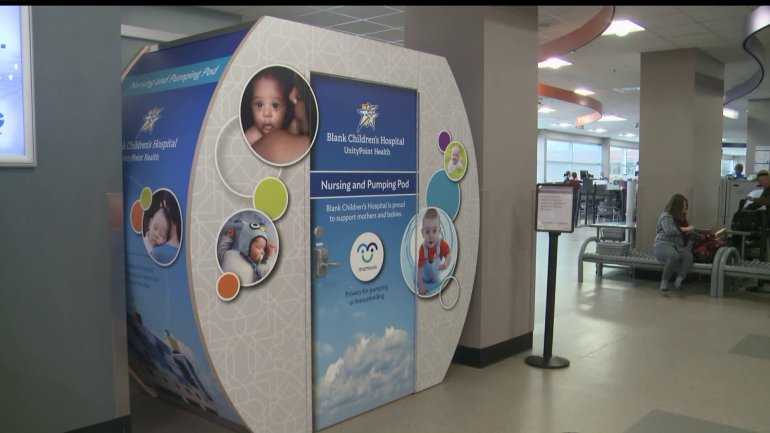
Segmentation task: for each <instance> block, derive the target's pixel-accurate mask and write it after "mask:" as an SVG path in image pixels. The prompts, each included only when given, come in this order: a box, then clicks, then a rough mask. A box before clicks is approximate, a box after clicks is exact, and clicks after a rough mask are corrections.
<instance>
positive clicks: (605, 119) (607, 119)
mask: <svg viewBox="0 0 770 433" xmlns="http://www.w3.org/2000/svg"><path fill="white" fill-rule="evenodd" d="M625 120H626V119H625V118H624V117H620V116H615V115H613V114H607V115H605V116H602V118H601V119H599V122H623V121H625Z"/></svg>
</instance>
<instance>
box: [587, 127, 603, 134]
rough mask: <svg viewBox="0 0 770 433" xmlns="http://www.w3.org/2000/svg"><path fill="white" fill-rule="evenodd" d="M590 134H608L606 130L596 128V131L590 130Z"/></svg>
mask: <svg viewBox="0 0 770 433" xmlns="http://www.w3.org/2000/svg"><path fill="white" fill-rule="evenodd" d="M588 132H595V133H597V134H604V133H605V132H607V130H606V129H604V128H596V129H589V130H588Z"/></svg>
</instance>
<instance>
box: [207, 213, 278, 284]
mask: <svg viewBox="0 0 770 433" xmlns="http://www.w3.org/2000/svg"><path fill="white" fill-rule="evenodd" d="M246 211H248V212H257V213H259V214H261V215H262V216H263V217H265V219H266V220H268V221H270V223H271V224H272V225H273V228H274V229H275V243H276V248H277V250H278V253H277V255H278V256H280V254H281V234H280V233H278V227H276V226H275V223H274V222H273V220H271V219H270V217H269V216H267V215H265V213H264V212H262V211H261V210H259V209H254V208H245V209H239V210H237V211H235V212H233V213H232V214H230V216H228V217H227V218H225V220H224V222H223V223H222V225H221V226H219V230H217V237H216V240H215V241H214V261H215V262H216V263H217V269H219V272H220V274H225V273H226V272H225V271H223V270H222V265H221V264H220V263H219V251H218V248H217V245H218V244H219V236H220V235H221V234H222V229H223V228H225V224H227V222H228V221H230V218H232V217H234V216H236V215H238V214H239V213H241V212H246ZM276 266H278V257H276V259H275V263H274V264H273V267H272V268H270V269H269V270H268V271H267V274H265V275H264V276H263V277H262V278H260V279H259V280H257V281H255V282H253V283H251V284H248V285H245V284H243V283H241V287H254V286H256V285H258V284H259V283H261V282H262V281H265V280H266V279H267V277H269V276H270V274H272V273H273V269H275V267H276ZM239 281H240V279H239Z"/></svg>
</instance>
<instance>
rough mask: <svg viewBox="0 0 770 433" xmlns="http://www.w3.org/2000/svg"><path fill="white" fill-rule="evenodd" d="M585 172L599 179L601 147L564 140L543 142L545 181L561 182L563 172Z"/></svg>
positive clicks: (600, 172)
mask: <svg viewBox="0 0 770 433" xmlns="http://www.w3.org/2000/svg"><path fill="white" fill-rule="evenodd" d="M582 170H586V171H588V172H589V173H591V174H593V175H594V176H595V177H599V176H601V174H602V146H601V145H600V144H590V143H581V142H573V141H565V140H556V139H546V140H545V180H546V182H561V181H563V180H564V172H565V171H569V172H573V171H574V172H576V173H578V174H580V172H581V171H582Z"/></svg>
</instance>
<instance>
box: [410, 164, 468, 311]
mask: <svg viewBox="0 0 770 433" xmlns="http://www.w3.org/2000/svg"><path fill="white" fill-rule="evenodd" d="M439 171H441V170H439ZM428 209H436V210H437V211H438V212H441V213H443V214H444V215H446V216H447V217H449V214H448V213H446V211H445V210H444V209H441V208H440V207H436V206H427V207H425V208H423V209H422V210H421V211H420V212H418V213H417V214H415V215H414V216H413V217H412V218H411V219H410V220H409V223H408V224H407V225H406V229H404V234H403V235H401V245H403V244H404V241H406V242H408V241H409V240H408V239H405V238H406V233H407V231H409V226H410V225H412V221H414V230H415V239H416V237H417V233H416V231H417V217H419V216H420V215H422V214H423V213H425V212H426V211H427V210H428ZM439 219H441V217H439ZM449 222H450V223H451V224H452V229H453V230H454V232H455V238H456V239H457V250H458V252H459V249H460V237H459V236H458V235H457V228H456V227H455V225H454V222H453V221H452V220H451V219H450V220H449ZM415 254H416V252H415ZM400 255H401V251H400V250H399V256H400ZM418 260H419V259H417V257H415V278H418V275H417V270H416V268H417V262H418ZM399 261H400V257H399ZM455 268H457V254H455V259H454V263H453V264H452V269H451V270H450V271H449V275H447V276H446V277H444V279H443V280H442V281H441V284H439V289H438V291H436V293H433V294H431V295H420V292H419V290H416V286H417V282H416V281H415V283H414V284H415V289H412V287H411V286H409V283H407V284H406V287H407V289H409V291H410V292H412V294H414V295H415V296H417V297H418V298H420V299H430V298H433V297H435V296H436V295H439V294H441V292H443V291H444V289H445V288H446V282H447V280H448V279H449V278H454V272H455ZM404 272H405V271H404V266H403V265H402V266H401V278H403V279H404V282H406V281H407V278H406V275H404ZM457 284H460V282H459V281H458V282H457ZM458 298H459V295H458Z"/></svg>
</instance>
